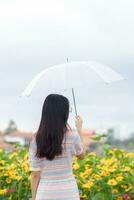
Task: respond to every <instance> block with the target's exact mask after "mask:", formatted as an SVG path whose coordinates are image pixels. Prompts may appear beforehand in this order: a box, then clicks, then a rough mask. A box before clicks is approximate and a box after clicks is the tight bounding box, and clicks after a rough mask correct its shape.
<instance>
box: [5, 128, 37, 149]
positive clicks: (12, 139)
mask: <svg viewBox="0 0 134 200" xmlns="http://www.w3.org/2000/svg"><path fill="white" fill-rule="evenodd" d="M32 135H33V133H29V132H22V131H14V132H12V133H10V134H8V135H5V137H4V139H5V141H6V142H8V143H12V144H13V143H19V144H21V145H25V146H28V145H29V142H30V140H31V137H32Z"/></svg>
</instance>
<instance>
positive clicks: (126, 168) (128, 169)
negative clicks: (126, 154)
mask: <svg viewBox="0 0 134 200" xmlns="http://www.w3.org/2000/svg"><path fill="white" fill-rule="evenodd" d="M122 171H123V172H130V171H131V168H130V167H127V166H126V167H124V169H123V170H122Z"/></svg>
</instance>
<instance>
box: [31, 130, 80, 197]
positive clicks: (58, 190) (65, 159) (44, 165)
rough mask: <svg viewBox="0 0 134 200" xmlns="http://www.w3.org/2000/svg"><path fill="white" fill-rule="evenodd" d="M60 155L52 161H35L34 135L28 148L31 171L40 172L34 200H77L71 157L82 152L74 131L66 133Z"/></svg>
mask: <svg viewBox="0 0 134 200" xmlns="http://www.w3.org/2000/svg"><path fill="white" fill-rule="evenodd" d="M62 146H63V152H62V155H59V156H55V158H54V159H53V160H51V161H50V160H47V159H46V158H41V159H37V158H36V156H35V153H36V148H37V146H36V141H35V135H34V137H33V138H32V141H31V143H30V148H29V165H30V170H31V171H41V175H40V183H39V186H38V191H37V195H36V200H46V199H47V200H48V199H54V200H56V199H57V200H60V199H61V200H62V199H67V200H79V191H78V186H77V183H76V180H75V178H74V176H73V172H72V157H73V156H74V155H80V154H81V153H82V152H83V146H82V143H81V139H80V136H79V135H78V133H77V132H75V131H67V132H66V134H65V137H64V139H63V144H62Z"/></svg>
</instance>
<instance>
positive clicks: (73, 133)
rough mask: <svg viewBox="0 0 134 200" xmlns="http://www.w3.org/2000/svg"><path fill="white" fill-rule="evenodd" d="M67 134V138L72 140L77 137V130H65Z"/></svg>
mask: <svg viewBox="0 0 134 200" xmlns="http://www.w3.org/2000/svg"><path fill="white" fill-rule="evenodd" d="M67 136H68V138H69V139H71V140H72V141H74V140H75V139H76V138H77V137H78V132H77V130H75V129H69V130H68V131H67Z"/></svg>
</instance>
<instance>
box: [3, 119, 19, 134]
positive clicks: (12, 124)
mask: <svg viewBox="0 0 134 200" xmlns="http://www.w3.org/2000/svg"><path fill="white" fill-rule="evenodd" d="M17 130H18V129H17V125H16V123H15V122H14V121H13V120H10V121H9V123H8V126H7V128H6V129H5V131H4V134H10V133H11V132H14V131H17Z"/></svg>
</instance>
